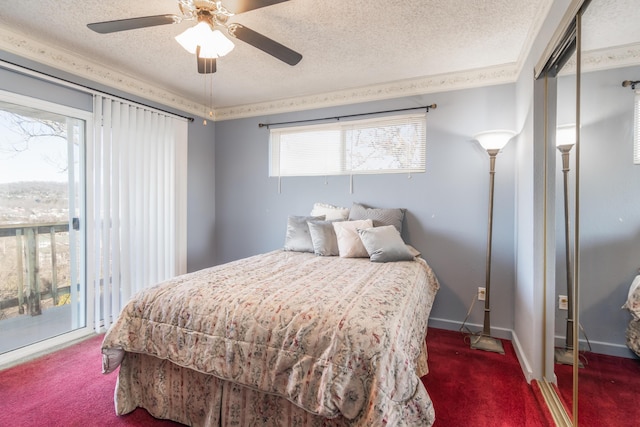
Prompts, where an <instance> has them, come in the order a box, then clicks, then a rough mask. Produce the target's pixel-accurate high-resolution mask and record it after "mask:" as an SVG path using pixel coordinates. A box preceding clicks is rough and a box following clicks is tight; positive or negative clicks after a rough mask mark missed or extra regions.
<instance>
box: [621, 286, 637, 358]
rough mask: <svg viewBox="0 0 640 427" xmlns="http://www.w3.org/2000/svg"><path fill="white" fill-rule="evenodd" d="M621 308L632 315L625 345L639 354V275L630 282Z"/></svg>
mask: <svg viewBox="0 0 640 427" xmlns="http://www.w3.org/2000/svg"><path fill="white" fill-rule="evenodd" d="M622 308H626V309H627V310H629V313H631V317H632V319H631V320H630V321H629V325H628V326H627V331H626V339H627V346H628V347H629V348H630V349H631V350H633V352H634V353H636V354H637V355H638V356H640V275H638V276H636V278H635V279H634V280H633V282H632V283H631V286H630V287H629V295H628V296H627V301H626V302H625V303H624V305H623V306H622Z"/></svg>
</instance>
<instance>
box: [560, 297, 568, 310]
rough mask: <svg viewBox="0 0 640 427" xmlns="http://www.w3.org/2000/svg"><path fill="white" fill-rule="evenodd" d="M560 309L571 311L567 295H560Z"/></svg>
mask: <svg viewBox="0 0 640 427" xmlns="http://www.w3.org/2000/svg"><path fill="white" fill-rule="evenodd" d="M558 308H559V309H560V310H568V309H569V299H568V298H567V296H566V295H558Z"/></svg>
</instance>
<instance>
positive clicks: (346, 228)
mask: <svg viewBox="0 0 640 427" xmlns="http://www.w3.org/2000/svg"><path fill="white" fill-rule="evenodd" d="M371 227H373V221H371V220H370V219H363V220H358V221H339V222H334V223H333V229H334V230H335V232H336V238H337V239H338V253H339V254H340V256H341V257H343V258H369V253H368V252H367V249H366V248H365V247H364V245H363V244H362V240H360V235H358V228H371Z"/></svg>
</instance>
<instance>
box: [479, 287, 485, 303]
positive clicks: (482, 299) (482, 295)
mask: <svg viewBox="0 0 640 427" xmlns="http://www.w3.org/2000/svg"><path fill="white" fill-rule="evenodd" d="M485 296H486V292H485V289H484V288H478V301H484V299H485Z"/></svg>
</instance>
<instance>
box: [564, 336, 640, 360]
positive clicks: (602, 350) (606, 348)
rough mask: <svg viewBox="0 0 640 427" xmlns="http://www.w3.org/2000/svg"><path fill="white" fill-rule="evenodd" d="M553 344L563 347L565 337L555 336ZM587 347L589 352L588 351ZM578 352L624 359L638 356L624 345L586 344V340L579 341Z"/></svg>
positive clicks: (593, 342) (597, 342)
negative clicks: (590, 352)
mask: <svg viewBox="0 0 640 427" xmlns="http://www.w3.org/2000/svg"><path fill="white" fill-rule="evenodd" d="M554 343H555V346H556V347H560V348H562V347H564V346H565V337H563V336H558V335H556V336H555V337H554ZM589 345H590V346H591V350H589ZM579 346H580V351H592V352H593V353H598V354H605V355H607V356H617V357H626V358H627V359H637V358H638V356H637V355H636V354H635V353H634V352H633V351H631V350H630V349H629V347H627V346H626V345H624V344H615V343H610V342H602V341H591V340H589V341H588V342H587V340H586V339H581V340H580V341H579Z"/></svg>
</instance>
